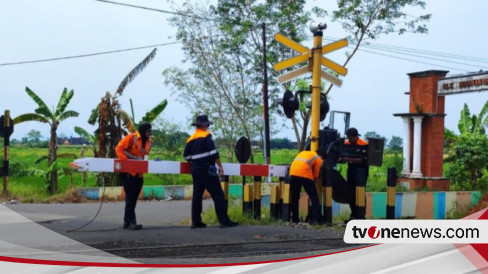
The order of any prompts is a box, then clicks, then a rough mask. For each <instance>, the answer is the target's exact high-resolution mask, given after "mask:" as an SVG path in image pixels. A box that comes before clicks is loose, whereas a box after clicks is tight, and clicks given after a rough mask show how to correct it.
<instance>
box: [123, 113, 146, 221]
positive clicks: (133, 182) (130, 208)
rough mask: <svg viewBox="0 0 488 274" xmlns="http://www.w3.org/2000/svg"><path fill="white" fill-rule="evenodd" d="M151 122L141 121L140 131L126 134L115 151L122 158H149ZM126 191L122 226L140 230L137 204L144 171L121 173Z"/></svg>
mask: <svg viewBox="0 0 488 274" xmlns="http://www.w3.org/2000/svg"><path fill="white" fill-rule="evenodd" d="M150 136H151V124H149V123H148V122H141V124H140V125H139V129H138V131H136V132H134V133H131V134H128V135H126V136H125V137H124V138H123V139H122V140H120V142H119V144H118V145H117V147H115V152H116V153H117V157H118V158H119V159H121V160H128V159H134V160H147V156H148V154H149V151H150V150H151V144H152V141H151V138H150ZM120 174H121V178H122V184H123V186H124V192H125V212H124V224H123V226H122V228H124V229H129V230H140V229H142V225H140V224H137V221H136V212H135V209H136V204H137V198H138V197H139V193H140V192H141V189H142V185H143V184H144V178H143V176H142V173H120Z"/></svg>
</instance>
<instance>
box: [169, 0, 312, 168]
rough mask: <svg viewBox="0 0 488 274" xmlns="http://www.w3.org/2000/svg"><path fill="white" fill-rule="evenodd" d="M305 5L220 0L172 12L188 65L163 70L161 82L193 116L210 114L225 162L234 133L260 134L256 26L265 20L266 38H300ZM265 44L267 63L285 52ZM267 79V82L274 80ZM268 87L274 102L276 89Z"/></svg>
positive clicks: (273, 44) (270, 42)
mask: <svg viewBox="0 0 488 274" xmlns="http://www.w3.org/2000/svg"><path fill="white" fill-rule="evenodd" d="M304 3H305V1H293V2H291V3H290V1H284V0H279V1H266V2H265V3H261V2H259V1H255V0H251V1H246V3H245V5H244V3H243V2H242V1H238V0H221V1H218V4H217V6H213V5H209V4H208V3H207V4H205V3H204V4H201V5H197V4H193V3H191V1H185V2H184V3H183V4H182V5H181V7H176V8H175V9H176V10H177V12H178V13H179V14H187V15H188V16H186V17H184V16H174V17H172V18H171V19H170V23H171V24H172V25H173V26H176V27H177V29H178V30H177V34H176V38H177V39H179V40H181V41H182V44H183V51H184V52H185V57H186V59H185V62H187V63H189V68H188V69H186V70H183V69H180V68H176V67H171V68H169V69H166V70H165V71H164V72H163V75H164V77H165V83H166V84H167V85H171V87H172V88H173V89H174V91H175V92H176V93H177V96H178V99H179V100H181V101H182V102H184V103H185V104H186V105H190V106H191V107H192V109H193V112H194V113H192V114H200V113H206V114H208V115H209V116H210V118H211V119H212V120H213V122H214V125H213V126H212V131H213V132H214V134H215V135H216V137H218V138H219V139H220V140H222V142H223V143H224V145H225V146H226V147H227V148H228V149H227V150H226V151H229V154H228V155H223V156H224V157H225V158H227V160H228V161H232V151H233V147H234V145H235V141H236V140H237V139H238V137H239V136H246V137H247V138H248V139H254V138H255V137H257V136H260V135H261V134H262V128H263V125H262V99H261V98H262V94H261V90H262V82H263V80H262V79H263V76H262V60H263V53H262V49H263V45H262V40H261V35H262V27H261V24H262V22H266V26H267V28H266V35H267V37H272V36H273V35H274V34H275V33H277V32H280V33H282V34H284V35H287V36H288V37H290V38H292V39H294V40H296V41H301V40H303V39H304V38H305V34H304V31H303V29H304V28H303V27H304V24H305V22H306V19H307V14H306V13H304V11H303V6H304ZM207 7H209V8H207ZM266 47H267V52H268V55H267V60H268V62H267V64H266V65H268V66H270V65H271V64H273V63H276V60H278V58H280V59H281V58H282V56H283V54H284V53H285V52H288V54H290V52H289V50H285V49H284V47H282V46H280V45H278V44H277V43H276V42H275V41H273V40H272V39H268V41H267V45H266ZM289 56H291V55H288V57H289ZM269 71H270V73H274V74H276V73H275V72H273V71H272V70H271V69H270V70H269ZM270 79H271V80H272V81H271V82H270V84H271V85H272V86H273V85H274V84H276V80H273V78H270ZM269 90H270V98H271V101H273V100H272V99H273V98H275V97H276V96H277V92H278V89H276V88H274V89H273V88H272V89H269ZM271 108H274V106H271V107H270V109H271ZM261 138H262V135H261Z"/></svg>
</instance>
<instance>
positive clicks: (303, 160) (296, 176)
mask: <svg viewBox="0 0 488 274" xmlns="http://www.w3.org/2000/svg"><path fill="white" fill-rule="evenodd" d="M324 155H325V150H324V149H323V148H319V149H318V150H317V151H316V152H313V151H302V152H300V153H299V154H298V155H297V156H296V157H295V159H294V160H293V162H292V164H291V166H290V191H291V221H292V222H293V223H298V222H299V216H298V200H299V199H300V192H301V189H302V186H303V188H304V189H305V191H306V192H307V194H308V196H309V197H310V200H311V201H312V212H311V214H310V224H321V223H322V214H321V213H320V202H319V196H318V193H317V188H316V187H315V180H316V179H317V178H318V177H319V174H320V169H321V167H322V163H323V160H322V158H323V157H324Z"/></svg>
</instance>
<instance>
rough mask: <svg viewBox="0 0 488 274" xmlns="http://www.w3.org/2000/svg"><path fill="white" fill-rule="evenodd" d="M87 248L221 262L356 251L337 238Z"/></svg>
mask: <svg viewBox="0 0 488 274" xmlns="http://www.w3.org/2000/svg"><path fill="white" fill-rule="evenodd" d="M90 246H92V247H94V248H97V249H99V250H102V251H104V252H108V253H111V254H113V255H116V256H120V257H125V258H225V257H246V256H251V255H252V256H260V255H269V254H286V253H302V252H309V251H319V250H337V249H349V248H351V249H352V248H355V247H356V246H353V245H350V244H346V243H344V241H343V238H341V237H337V238H328V239H296V240H273V241H256V242H240V243H225V244H195V245H180V246H175V245H165V244H151V245H148V244H147V243H144V244H141V243H137V242H130V241H129V242H127V241H125V242H105V243H98V244H90Z"/></svg>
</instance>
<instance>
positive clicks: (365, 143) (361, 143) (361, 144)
mask: <svg viewBox="0 0 488 274" xmlns="http://www.w3.org/2000/svg"><path fill="white" fill-rule="evenodd" d="M344 144H345V145H350V144H351V143H350V142H349V140H346V141H345V142H344ZM367 144H368V142H366V141H364V140H363V139H361V138H358V141H357V142H356V145H358V146H365V145H367Z"/></svg>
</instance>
